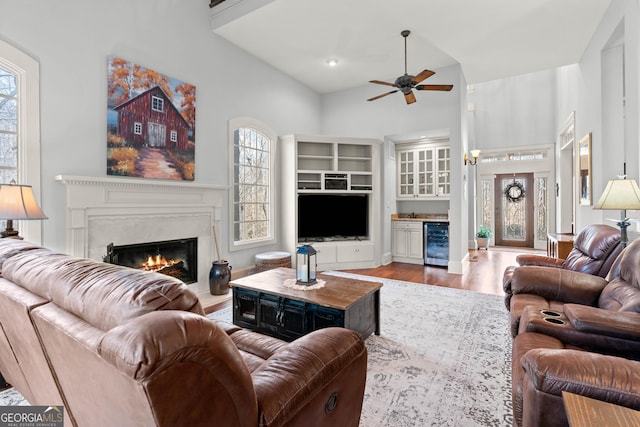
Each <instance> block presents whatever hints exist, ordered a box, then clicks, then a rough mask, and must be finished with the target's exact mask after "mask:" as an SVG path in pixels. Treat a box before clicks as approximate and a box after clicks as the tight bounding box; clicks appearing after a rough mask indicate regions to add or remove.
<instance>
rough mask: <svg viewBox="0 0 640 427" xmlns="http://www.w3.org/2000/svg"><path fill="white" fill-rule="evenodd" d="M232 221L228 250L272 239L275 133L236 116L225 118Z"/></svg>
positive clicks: (256, 123) (257, 122)
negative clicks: (228, 145) (227, 119)
mask: <svg viewBox="0 0 640 427" xmlns="http://www.w3.org/2000/svg"><path fill="white" fill-rule="evenodd" d="M229 140H230V146H231V147H230V153H231V159H230V164H231V165H232V167H231V176H230V179H229V181H230V182H231V183H232V185H233V187H232V190H231V200H230V203H229V205H230V207H231V212H230V217H231V223H232V230H231V231H232V232H231V236H232V239H231V245H230V249H231V250H234V249H243V248H248V247H254V246H259V245H264V244H271V243H273V242H274V241H275V233H274V223H273V218H274V206H275V203H274V192H273V186H274V185H275V179H274V167H273V165H274V155H273V153H274V148H275V144H276V140H277V136H276V134H275V133H274V132H273V131H272V130H271V129H269V128H268V127H267V126H265V125H264V124H263V123H261V122H259V121H257V120H253V119H249V118H238V119H232V120H230V121H229Z"/></svg>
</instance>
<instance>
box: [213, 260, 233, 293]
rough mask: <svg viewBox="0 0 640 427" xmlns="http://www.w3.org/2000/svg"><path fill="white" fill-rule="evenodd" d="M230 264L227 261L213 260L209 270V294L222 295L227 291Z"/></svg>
mask: <svg viewBox="0 0 640 427" xmlns="http://www.w3.org/2000/svg"><path fill="white" fill-rule="evenodd" d="M229 280H231V266H230V265H229V262H228V261H214V262H213V263H212V264H211V270H209V292H210V293H211V295H224V294H226V293H228V292H229Z"/></svg>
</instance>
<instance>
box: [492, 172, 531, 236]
mask: <svg viewBox="0 0 640 427" xmlns="http://www.w3.org/2000/svg"><path fill="white" fill-rule="evenodd" d="M494 188H495V192H496V194H495V195H496V197H495V198H494V200H495V207H494V208H495V214H496V216H495V218H496V225H495V227H496V230H495V239H496V240H495V244H496V246H520V247H529V248H532V247H533V242H534V238H533V237H534V236H533V229H534V228H533V222H534V221H533V201H534V200H533V199H534V191H533V173H516V174H502V175H496V176H495V183H494Z"/></svg>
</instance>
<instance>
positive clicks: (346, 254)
mask: <svg viewBox="0 0 640 427" xmlns="http://www.w3.org/2000/svg"><path fill="white" fill-rule="evenodd" d="M381 145H382V142H381V141H379V140H375V139H364V138H337V137H324V136H309V135H288V136H284V137H282V138H281V153H282V157H281V158H282V165H283V167H282V171H281V173H282V180H281V181H282V187H283V188H282V189H283V191H282V199H283V200H282V202H283V212H284V221H283V224H284V225H283V229H284V230H283V236H284V239H283V240H284V242H285V246H286V249H287V250H288V251H289V252H291V253H294V252H295V249H296V247H297V246H298V245H300V244H303V243H311V244H312V245H313V247H314V248H315V249H316V250H317V251H318V255H317V261H318V270H328V269H337V268H369V267H374V266H376V265H378V264H379V262H378V260H379V258H380V252H381V247H380V246H381V242H380V237H379V236H380V227H381V218H380V211H381V208H380V203H381V202H380V173H379V170H378V168H379V167H380V166H379V156H380V149H381ZM305 194H311V195H313V194H351V195H359V194H364V195H367V198H368V204H369V206H368V218H367V219H366V222H367V233H366V235H361V236H351V237H344V238H341V236H338V237H337V238H334V237H327V238H321V239H317V240H313V241H309V240H308V239H303V238H300V236H298V196H299V195H305ZM335 209H336V210H340V209H344V207H342V206H336V207H335ZM349 214H350V212H346V211H345V212H344V215H349Z"/></svg>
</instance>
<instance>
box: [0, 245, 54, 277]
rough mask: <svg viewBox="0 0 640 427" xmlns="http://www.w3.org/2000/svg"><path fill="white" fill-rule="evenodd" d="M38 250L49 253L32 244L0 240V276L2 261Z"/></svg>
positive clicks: (47, 250)
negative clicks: (21, 253) (18, 254)
mask: <svg viewBox="0 0 640 427" xmlns="http://www.w3.org/2000/svg"><path fill="white" fill-rule="evenodd" d="M34 249H38V250H41V251H46V252H50V251H49V249H45V248H43V247H40V246H38V245H36V244H34V243H31V242H27V241H25V240H18V239H8V238H6V239H0V274H2V265H3V264H4V261H5V260H7V259H8V258H11V257H12V256H14V255H15V254H17V253H20V252H24V251H31V250H34Z"/></svg>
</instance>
